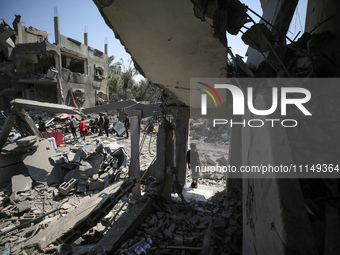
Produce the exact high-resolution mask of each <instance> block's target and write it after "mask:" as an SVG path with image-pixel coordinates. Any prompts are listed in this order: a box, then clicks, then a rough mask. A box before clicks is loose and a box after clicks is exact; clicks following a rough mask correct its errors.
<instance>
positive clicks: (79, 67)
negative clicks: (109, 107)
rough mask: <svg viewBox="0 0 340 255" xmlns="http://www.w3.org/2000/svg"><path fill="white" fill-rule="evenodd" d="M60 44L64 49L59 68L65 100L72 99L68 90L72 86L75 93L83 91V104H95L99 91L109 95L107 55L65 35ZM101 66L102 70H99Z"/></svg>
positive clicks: (86, 105)
mask: <svg viewBox="0 0 340 255" xmlns="http://www.w3.org/2000/svg"><path fill="white" fill-rule="evenodd" d="M59 45H60V47H61V49H62V50H61V55H60V59H61V66H60V67H59V68H60V72H61V79H62V84H63V92H64V98H65V101H66V102H68V101H69V100H70V98H69V95H68V91H69V89H71V88H72V90H73V92H74V93H76V92H77V91H79V92H81V93H80V96H79V97H80V98H81V97H82V98H81V99H85V102H84V103H83V104H82V105H81V106H83V107H91V106H94V105H95V102H96V95H97V94H98V93H100V92H101V93H103V94H105V95H108V90H107V81H108V74H107V70H108V62H107V55H106V54H104V53H103V52H101V51H99V50H96V49H93V48H91V47H89V46H87V45H84V44H82V43H80V42H78V41H76V40H73V39H71V38H68V37H65V36H63V35H61V36H60V44H59ZM99 67H100V71H98V70H97V69H98V68H99ZM99 72H100V73H99Z"/></svg>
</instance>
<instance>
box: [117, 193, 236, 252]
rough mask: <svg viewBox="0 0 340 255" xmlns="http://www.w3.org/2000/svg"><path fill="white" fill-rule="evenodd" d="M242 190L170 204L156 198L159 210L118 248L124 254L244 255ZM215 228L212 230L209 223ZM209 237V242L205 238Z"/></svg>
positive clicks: (149, 216)
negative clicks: (207, 252)
mask: <svg viewBox="0 0 340 255" xmlns="http://www.w3.org/2000/svg"><path fill="white" fill-rule="evenodd" d="M240 196H241V189H239V188H237V189H235V190H232V191H231V192H230V193H229V194H226V192H225V191H223V192H219V193H216V194H215V196H213V197H212V198H211V199H209V200H208V201H206V202H202V201H199V202H197V201H193V202H192V203H190V204H183V203H177V202H175V201H172V202H171V203H170V204H165V203H164V202H160V201H161V200H159V199H155V201H154V208H155V212H154V213H151V214H150V215H148V216H147V218H146V219H145V221H144V222H143V223H142V224H141V226H140V227H139V228H138V229H137V230H136V232H135V235H134V236H133V237H132V238H130V239H128V240H126V241H125V242H124V243H123V244H122V245H121V247H120V249H119V250H118V251H119V252H121V253H120V254H142V253H141V252H142V251H143V250H145V251H146V253H147V254H200V252H201V251H202V249H204V248H205V249H206V247H204V246H205V245H208V246H209V249H211V250H213V254H226V255H227V254H228V255H236V254H242V253H241V247H242V201H241V200H240V199H241V197H240ZM210 225H212V231H211V232H210V233H209V231H208V229H209V226H210ZM205 239H209V240H210V242H208V244H204V240H205Z"/></svg>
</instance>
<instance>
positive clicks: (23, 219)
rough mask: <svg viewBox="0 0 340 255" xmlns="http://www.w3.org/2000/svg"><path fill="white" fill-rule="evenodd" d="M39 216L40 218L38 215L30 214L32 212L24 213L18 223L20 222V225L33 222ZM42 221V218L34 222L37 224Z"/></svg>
mask: <svg viewBox="0 0 340 255" xmlns="http://www.w3.org/2000/svg"><path fill="white" fill-rule="evenodd" d="M39 216H41V214H40V213H32V212H30V213H25V214H24V215H23V216H22V217H20V219H19V222H20V224H23V223H25V222H27V221H30V220H34V219H36V218H38V217H39ZM42 220H43V218H41V219H40V220H38V221H36V223H38V222H40V221H42Z"/></svg>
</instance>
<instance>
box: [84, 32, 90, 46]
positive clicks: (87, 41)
mask: <svg viewBox="0 0 340 255" xmlns="http://www.w3.org/2000/svg"><path fill="white" fill-rule="evenodd" d="M88 39H89V38H88V33H84V44H85V45H86V46H89V40H88Z"/></svg>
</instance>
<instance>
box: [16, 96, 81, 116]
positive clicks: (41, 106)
mask: <svg viewBox="0 0 340 255" xmlns="http://www.w3.org/2000/svg"><path fill="white" fill-rule="evenodd" d="M11 105H13V106H17V107H19V108H24V109H32V110H38V111H49V112H55V113H69V114H80V111H79V110H78V109H76V108H74V107H71V106H66V105H61V104H52V103H43V102H38V101H34V100H26V99H14V100H12V101H11Z"/></svg>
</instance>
